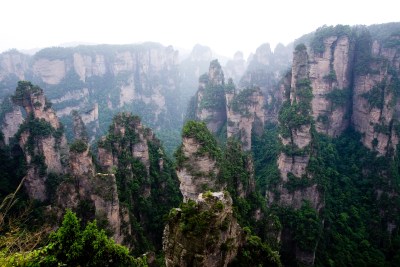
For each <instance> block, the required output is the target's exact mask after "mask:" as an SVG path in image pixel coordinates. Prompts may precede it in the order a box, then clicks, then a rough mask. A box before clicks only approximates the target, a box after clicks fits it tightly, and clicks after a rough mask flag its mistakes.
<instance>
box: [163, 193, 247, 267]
mask: <svg viewBox="0 0 400 267" xmlns="http://www.w3.org/2000/svg"><path fill="white" fill-rule="evenodd" d="M189 204H190V203H189ZM194 209H195V212H194V214H191V215H186V214H185V211H184V210H180V209H175V210H173V211H171V217H170V219H169V221H168V224H167V226H166V227H165V230H164V236H163V250H164V253H165V264H166V266H168V267H170V266H227V265H228V264H229V263H230V262H231V261H232V260H233V259H234V258H235V257H236V254H237V252H238V248H239V247H241V246H242V245H243V244H244V242H245V235H244V232H243V231H242V229H241V228H240V226H239V224H238V223H237V220H236V218H235V217H234V216H233V210H232V199H231V198H230V196H229V195H227V194H226V193H223V192H214V193H211V192H210V193H205V194H200V195H199V196H198V198H196V204H195V206H194ZM188 216H198V217H199V219H200V220H203V221H201V222H200V223H199V224H195V225H188V224H189V222H188V219H189V218H188ZM182 225H183V226H182Z"/></svg>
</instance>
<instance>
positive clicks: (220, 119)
mask: <svg viewBox="0 0 400 267" xmlns="http://www.w3.org/2000/svg"><path fill="white" fill-rule="evenodd" d="M224 85H225V79H224V73H223V71H222V68H221V65H220V64H219V62H218V60H213V61H211V63H210V68H209V71H208V75H203V76H201V77H200V78H199V90H198V91H197V109H196V117H197V118H198V119H199V120H201V121H205V122H206V123H207V128H208V129H209V130H210V131H211V132H213V133H216V132H218V131H219V130H221V127H222V126H223V124H224V123H225V121H226V110H225V96H224Z"/></svg>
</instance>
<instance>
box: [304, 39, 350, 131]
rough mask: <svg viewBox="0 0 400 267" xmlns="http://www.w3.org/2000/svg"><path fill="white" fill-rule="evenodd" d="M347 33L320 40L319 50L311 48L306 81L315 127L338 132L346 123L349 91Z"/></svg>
mask: <svg viewBox="0 0 400 267" xmlns="http://www.w3.org/2000/svg"><path fill="white" fill-rule="evenodd" d="M350 38H351V36H349V35H341V36H340V35H336V36H335V35H334V36H329V37H327V38H325V39H324V40H323V52H319V51H311V54H310V76H309V78H310V80H311V86H312V88H313V100H312V114H313V117H314V120H315V127H316V130H317V131H318V132H320V133H325V134H327V135H329V136H333V137H335V136H338V135H340V134H341V133H342V132H343V131H344V130H345V129H346V128H347V127H348V126H349V122H350V117H349V112H350V92H351V88H350V87H351V86H352V80H351V79H352V68H353V61H354V41H352V40H351V39H350Z"/></svg>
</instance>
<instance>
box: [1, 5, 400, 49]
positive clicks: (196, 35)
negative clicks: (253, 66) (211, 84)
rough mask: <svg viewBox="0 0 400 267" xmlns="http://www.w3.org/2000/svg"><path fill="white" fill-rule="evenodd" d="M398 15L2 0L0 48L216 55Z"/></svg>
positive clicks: (344, 9) (372, 9) (357, 8)
mask: <svg viewBox="0 0 400 267" xmlns="http://www.w3.org/2000/svg"><path fill="white" fill-rule="evenodd" d="M393 21H400V13H399V4H398V0H379V1H368V0H364V1H355V0H354V1H352V0H329V1H325V0H293V1H289V0H276V1H270V0H264V1H261V0H243V1H242V0H230V1H222V0H197V1H191V0H140V1H139V0H130V1H128V0H112V1H111V0H110V1H103V0H4V1H1V5H0V52H2V51H5V50H8V49H10V48H17V49H30V48H37V47H48V46H57V45H60V44H62V43H67V42H75V41H79V42H89V43H109V44H126V43H138V42H144V41H154V42H160V43H162V44H164V45H173V46H175V47H186V48H190V49H191V48H192V47H193V46H194V45H195V44H196V43H200V44H203V45H208V46H210V47H211V48H212V49H213V50H214V51H216V52H217V53H219V54H222V55H227V56H232V55H233V53H234V52H235V51H237V50H241V51H243V52H244V53H245V55H247V54H248V53H250V52H253V51H255V49H256V48H257V47H258V46H259V45H260V44H262V43H265V42H269V43H270V44H271V47H272V48H274V47H275V45H276V44H277V43H278V42H282V43H284V44H287V43H289V42H290V41H292V40H293V39H295V38H298V37H300V36H301V35H302V34H305V33H308V32H311V31H313V30H315V29H316V28H318V27H319V26H322V25H324V24H327V25H336V24H350V25H355V24H365V25H370V24H375V23H385V22H393Z"/></svg>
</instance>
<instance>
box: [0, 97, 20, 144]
mask: <svg viewBox="0 0 400 267" xmlns="http://www.w3.org/2000/svg"><path fill="white" fill-rule="evenodd" d="M5 102H7V103H5ZM1 105H2V108H3V113H2V114H1V117H2V118H3V119H2V123H1V126H0V129H1V131H2V132H3V134H4V142H5V144H7V145H8V144H9V143H10V139H11V138H12V137H14V135H15V134H16V133H17V132H18V129H19V127H20V125H21V124H22V123H23V122H24V117H23V114H22V110H21V108H20V107H19V106H17V105H15V104H12V103H11V101H10V100H9V99H8V98H6V99H5V100H4V101H3V103H1ZM6 105H7V107H5V106H6Z"/></svg>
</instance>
